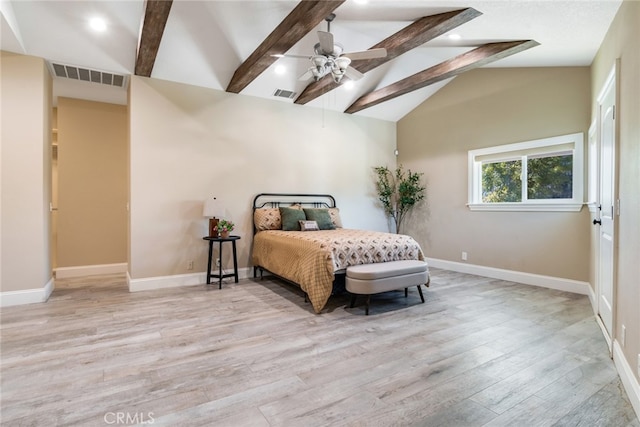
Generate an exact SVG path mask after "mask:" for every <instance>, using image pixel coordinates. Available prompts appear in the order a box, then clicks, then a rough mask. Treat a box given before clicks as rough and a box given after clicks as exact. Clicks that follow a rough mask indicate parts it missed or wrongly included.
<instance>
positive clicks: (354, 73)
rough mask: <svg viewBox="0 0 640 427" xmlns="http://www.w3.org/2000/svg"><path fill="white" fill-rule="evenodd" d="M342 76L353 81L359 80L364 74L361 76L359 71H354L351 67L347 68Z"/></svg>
mask: <svg viewBox="0 0 640 427" xmlns="http://www.w3.org/2000/svg"><path fill="white" fill-rule="evenodd" d="M344 74H345V75H346V76H347V77H349V78H350V79H351V80H354V81H355V80H360V79H361V78H363V77H364V74H362V73H361V72H360V71H358V70H356V69H355V68H353V67H347V69H346V70H344Z"/></svg>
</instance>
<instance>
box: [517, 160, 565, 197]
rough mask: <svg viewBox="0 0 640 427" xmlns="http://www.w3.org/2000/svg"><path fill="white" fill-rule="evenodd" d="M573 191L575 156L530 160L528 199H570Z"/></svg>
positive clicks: (528, 166)
mask: <svg viewBox="0 0 640 427" xmlns="http://www.w3.org/2000/svg"><path fill="white" fill-rule="evenodd" d="M572 191H573V156H572V155H571V154H561V155H556V156H545V157H535V158H529V159H528V162H527V198H528V199H570V198H571V197H572V195H571V194H572Z"/></svg>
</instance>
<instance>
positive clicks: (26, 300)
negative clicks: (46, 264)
mask: <svg viewBox="0 0 640 427" xmlns="http://www.w3.org/2000/svg"><path fill="white" fill-rule="evenodd" d="M54 287H55V286H54V282H53V277H52V278H50V279H49V281H48V282H47V283H45V285H44V286H43V287H42V288H40V289H25V290H23V291H6V292H0V307H11V306H13V305H23V304H35V303H39V302H47V300H48V299H49V297H50V296H51V292H53V288H54Z"/></svg>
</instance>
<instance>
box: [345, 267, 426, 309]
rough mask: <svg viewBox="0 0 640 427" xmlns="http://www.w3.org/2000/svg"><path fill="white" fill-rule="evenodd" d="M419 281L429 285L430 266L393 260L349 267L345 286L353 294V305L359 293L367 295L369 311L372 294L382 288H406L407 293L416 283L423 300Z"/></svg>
mask: <svg viewBox="0 0 640 427" xmlns="http://www.w3.org/2000/svg"><path fill="white" fill-rule="evenodd" d="M420 285H425V286H429V266H428V265H427V263H426V262H424V261H417V260H405V261H390V262H380V263H375V264H362V265H354V266H351V267H347V274H346V281H345V286H346V288H347V291H349V292H350V293H351V294H352V295H351V304H350V307H351V308H353V306H354V305H355V302H356V297H357V295H367V303H366V308H365V313H366V314H369V303H370V302H371V295H372V294H377V293H380V292H387V291H394V290H397V289H402V288H404V296H405V297H406V296H407V293H408V292H407V290H408V288H409V286H417V287H418V292H419V293H420V299H421V300H422V302H424V295H423V294H422V288H421V287H420Z"/></svg>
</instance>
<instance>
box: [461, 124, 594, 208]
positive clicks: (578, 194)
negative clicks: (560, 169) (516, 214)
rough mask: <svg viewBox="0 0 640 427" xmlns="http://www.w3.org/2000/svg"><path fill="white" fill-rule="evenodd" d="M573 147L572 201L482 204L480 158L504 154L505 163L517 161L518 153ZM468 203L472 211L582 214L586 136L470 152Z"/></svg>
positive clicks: (555, 200) (564, 137) (556, 137)
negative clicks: (513, 159) (515, 155)
mask: <svg viewBox="0 0 640 427" xmlns="http://www.w3.org/2000/svg"><path fill="white" fill-rule="evenodd" d="M568 143H570V144H573V150H572V151H573V177H574V180H573V192H572V198H571V199H560V200H558V199H550V200H527V201H525V202H510V203H483V202H482V162H481V161H480V160H476V159H477V158H478V157H482V156H485V157H486V156H487V155H496V154H497V155H499V154H501V153H504V157H505V159H508V158H513V153H514V152H517V151H524V150H531V149H536V148H549V152H550V153H553V152H554V147H556V146H560V145H562V146H566V144H568ZM468 170H469V175H468V180H469V182H468V186H469V187H468V188H469V194H468V196H469V197H468V203H467V206H468V207H469V209H470V210H472V211H546V212H578V211H580V210H581V209H582V205H583V204H584V135H583V134H582V133H581V132H579V133H572V134H568V135H561V136H554V137H551V138H543V139H536V140H533V141H525V142H517V143H515V144H506V145H499V146H495V147H488V148H480V149H478V150H470V151H469V155H468Z"/></svg>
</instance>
